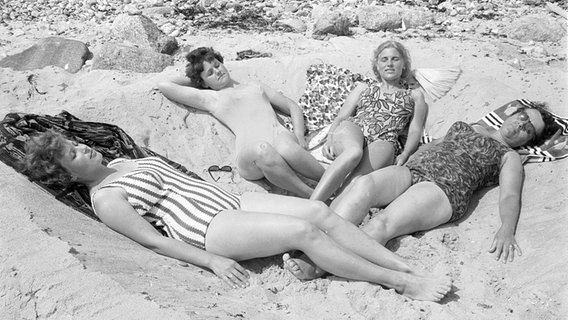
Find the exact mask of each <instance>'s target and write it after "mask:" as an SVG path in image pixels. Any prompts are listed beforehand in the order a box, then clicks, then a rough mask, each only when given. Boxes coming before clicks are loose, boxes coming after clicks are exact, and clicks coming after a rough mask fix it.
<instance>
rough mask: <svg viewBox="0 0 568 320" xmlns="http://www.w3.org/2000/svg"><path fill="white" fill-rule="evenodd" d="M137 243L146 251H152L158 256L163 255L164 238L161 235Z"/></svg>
mask: <svg viewBox="0 0 568 320" xmlns="http://www.w3.org/2000/svg"><path fill="white" fill-rule="evenodd" d="M138 243H139V244H140V245H142V246H143V247H144V248H146V249H149V250H152V251H154V252H156V253H159V254H163V251H164V250H163V249H164V247H165V243H164V237H163V236H162V235H152V236H150V237H147V238H145V239H142V240H140V241H138Z"/></svg>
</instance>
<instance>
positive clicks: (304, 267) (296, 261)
mask: <svg viewBox="0 0 568 320" xmlns="http://www.w3.org/2000/svg"><path fill="white" fill-rule="evenodd" d="M282 260H283V261H284V268H286V270H288V271H290V273H292V274H293V275H294V277H296V278H298V279H300V280H311V279H315V278H319V277H321V276H323V275H324V274H325V271H323V270H322V269H320V268H319V267H318V266H316V265H315V264H314V263H313V262H312V260H310V258H308V256H306V255H305V254H303V255H302V256H300V257H298V258H292V257H291V256H290V254H288V253H285V254H284V255H283V256H282Z"/></svg>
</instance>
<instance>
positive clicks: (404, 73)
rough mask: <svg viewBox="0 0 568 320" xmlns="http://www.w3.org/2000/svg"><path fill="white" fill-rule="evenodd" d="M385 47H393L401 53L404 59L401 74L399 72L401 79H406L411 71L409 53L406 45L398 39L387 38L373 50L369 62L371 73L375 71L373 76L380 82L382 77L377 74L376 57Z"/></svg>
mask: <svg viewBox="0 0 568 320" xmlns="http://www.w3.org/2000/svg"><path fill="white" fill-rule="evenodd" d="M387 48H394V49H395V50H396V51H398V53H399V54H400V55H401V57H402V59H403V60H404V67H403V68H402V74H401V76H400V78H401V79H402V80H408V78H409V76H410V72H411V71H412V69H411V68H412V66H411V61H410V54H409V53H408V50H407V49H406V47H405V46H404V45H402V43H400V42H398V41H394V40H387V41H385V42H383V43H381V44H380V45H379V46H378V47H377V49H375V51H374V52H373V60H371V63H372V66H373V73H375V76H376V77H377V79H378V80H379V81H381V82H382V81H383V79H382V78H381V75H380V74H379V69H378V68H377V59H378V58H379V55H380V54H381V52H383V50H385V49H387Z"/></svg>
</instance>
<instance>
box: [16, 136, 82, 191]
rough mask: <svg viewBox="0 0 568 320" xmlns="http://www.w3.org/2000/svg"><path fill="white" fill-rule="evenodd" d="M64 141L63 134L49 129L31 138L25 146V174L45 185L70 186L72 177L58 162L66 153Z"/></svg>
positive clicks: (65, 138)
mask: <svg viewBox="0 0 568 320" xmlns="http://www.w3.org/2000/svg"><path fill="white" fill-rule="evenodd" d="M66 140H67V137H65V136H64V135H63V134H61V133H58V132H56V131H54V130H51V129H49V130H47V131H45V132H42V133H39V134H37V135H35V136H33V137H31V138H30V139H29V140H28V141H27V142H26V146H25V151H26V155H25V157H24V160H23V166H24V169H25V173H26V174H27V175H28V176H29V177H30V178H32V179H33V180H37V181H40V182H42V183H45V184H47V185H53V184H61V185H64V186H66V185H69V184H71V183H72V182H73V177H72V176H71V174H70V173H69V172H67V170H65V168H63V167H62V166H61V165H60V163H59V161H58V160H59V159H61V158H62V157H63V155H64V152H65V151H66V148H65V142H66Z"/></svg>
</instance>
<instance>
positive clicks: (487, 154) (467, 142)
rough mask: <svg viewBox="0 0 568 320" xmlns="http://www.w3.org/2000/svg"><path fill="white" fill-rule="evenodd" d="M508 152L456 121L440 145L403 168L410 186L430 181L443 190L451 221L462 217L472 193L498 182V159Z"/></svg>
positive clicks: (507, 149)
mask: <svg viewBox="0 0 568 320" xmlns="http://www.w3.org/2000/svg"><path fill="white" fill-rule="evenodd" d="M511 150H512V149H511V148H509V147H508V146H506V145H504V144H502V143H500V142H499V141H497V140H495V139H493V138H490V137H487V136H484V135H482V134H480V133H477V132H476V131H475V130H474V129H473V128H472V127H471V126H470V125H468V124H467V123H464V122H461V121H458V122H456V123H454V124H453V125H452V126H451V127H450V129H449V130H448V133H447V134H446V136H445V137H444V140H443V141H442V142H440V143H439V144H437V145H434V146H432V147H430V148H429V149H427V150H424V151H423V152H421V153H420V154H419V156H416V157H413V158H411V159H410V160H409V161H408V162H407V163H406V166H407V167H408V168H409V169H410V173H411V175H412V184H415V183H418V182H421V181H430V182H434V183H435V184H436V185H437V186H438V187H440V189H442V190H443V191H444V193H445V194H446V196H447V197H448V200H450V204H451V205H452V209H453V213H452V217H451V218H450V222H451V221H455V220H457V219H460V218H461V217H462V216H463V215H464V214H465V212H466V211H467V207H468V204H469V201H470V199H471V196H472V195H473V192H474V191H475V190H477V189H478V188H480V187H486V186H491V185H495V184H497V183H499V173H500V171H501V160H502V159H503V156H504V155H505V154H506V153H507V152H509V151H511Z"/></svg>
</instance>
